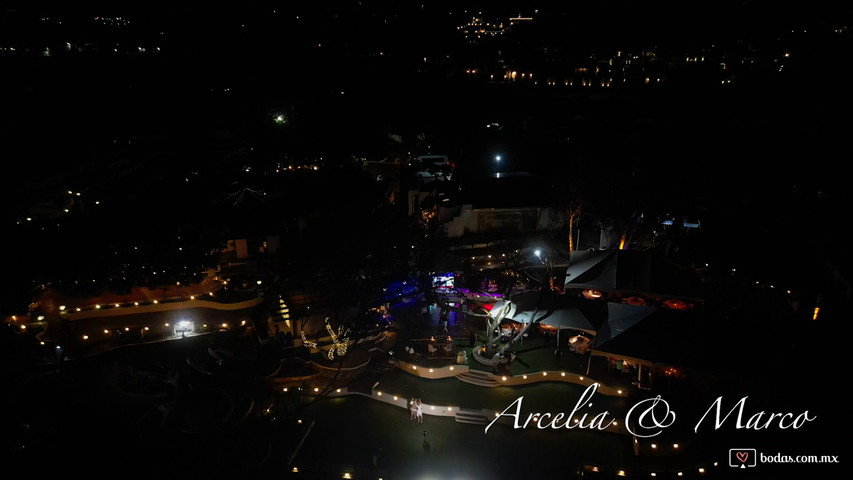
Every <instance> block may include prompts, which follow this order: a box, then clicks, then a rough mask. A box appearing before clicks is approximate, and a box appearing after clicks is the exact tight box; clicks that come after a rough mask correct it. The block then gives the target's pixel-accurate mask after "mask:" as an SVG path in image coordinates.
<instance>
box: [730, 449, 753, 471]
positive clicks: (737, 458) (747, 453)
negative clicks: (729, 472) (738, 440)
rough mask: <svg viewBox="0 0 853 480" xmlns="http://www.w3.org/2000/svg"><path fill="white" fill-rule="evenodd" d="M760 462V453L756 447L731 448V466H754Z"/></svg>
mask: <svg viewBox="0 0 853 480" xmlns="http://www.w3.org/2000/svg"><path fill="white" fill-rule="evenodd" d="M757 462H758V454H757V453H756V452H755V449H754V448H732V449H729V466H730V467H736V468H747V467H754V466H755V465H756V464H757Z"/></svg>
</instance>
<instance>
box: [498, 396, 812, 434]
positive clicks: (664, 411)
mask: <svg viewBox="0 0 853 480" xmlns="http://www.w3.org/2000/svg"><path fill="white" fill-rule="evenodd" d="M598 387H599V384H598V383H593V384H591V385H589V386H588V387H587V388H586V389H585V390H584V392H583V394H581V396H580V397H579V398H578V400H577V402H576V403H575V406H574V408H572V411H571V412H569V413H565V412H558V413H550V412H536V413H528V414H527V417H526V418H525V416H524V414H523V413H522V403H523V401H524V397H523V396H521V397H518V398H517V399H515V401H513V402H512V403H511V404H510V405H509V406H508V407H507V408H505V409H504V411H503V412H501V413H500V414H497V415H495V418H494V419H493V420H492V421H491V422H489V424H488V425H486V428H485V433H489V429H490V428H492V425H494V424H495V422H497V421H498V420H500V419H501V418H503V417H509V418H512V425H513V428H514V429H519V428H521V429H525V428H527V427H528V426H530V425H533V426H535V427H536V428H538V429H540V430H544V429H548V428H550V429H553V430H556V429H561V428H565V429H574V428H580V429H589V430H606V429H608V428H610V427H611V426H613V425H615V422H616V419H615V418H613V417H612V415H611V414H610V412H609V411H607V410H605V411H603V412H600V413H593V412H590V411H586V409H591V408H592V405H593V404H592V398H593V396H594V395H595V392H596V391H597V390H598ZM747 398H748V397H742V398H741V399H740V400H739V401H738V402H737V403H736V404H735V406H734V407H732V408H731V409H730V410H729V411H728V413H725V414H724V415H723V406H722V403H723V397H722V396H720V397H718V398H717V399H716V400H715V401H714V402H713V403H712V404H711V406H710V407H709V408H708V410H706V411H705V414H704V415H702V418H701V419H699V422H698V423H697V424H696V426H695V427H694V432H697V433H698V431H699V426H700V425H701V424H702V422H703V421H705V419H706V418H707V417H708V414H710V413H711V412H714V411H715V412H716V415H715V423H714V429H715V430H718V429H720V428H721V427H723V425H724V424H725V423H726V421H727V420H728V419H729V418H730V417H732V414H733V413H734V412H735V411H737V416H736V417H735V418H736V423H735V425H734V426H735V428H737V429H742V428H746V429H751V430H763V429H768V428H771V427H773V426H774V425H776V426H778V428H780V429H783V430H784V429H788V428H793V429H795V430H796V429H799V428H800V427H802V426H803V425H804V424H805V423H806V422H811V421H814V420H815V419H816V418H817V417H813V416H810V415H809V412H808V410H806V411H805V412H803V413H800V414H798V415H795V414H793V413H766V412H764V411H760V412H758V413H755V414H753V415H751V416H749V417H748V418H747V419H746V421H744V408H745V406H746V399H747ZM675 418H676V416H675V411H674V410H673V409H672V408H671V407H670V405H669V403H668V402H667V401H666V400H664V399H663V398H661V396H660V395H658V396H656V397H653V398H647V399H645V400H640V401H639V402H637V403H636V404H634V405H633V406H632V407H631V408H630V409H628V412H627V413H626V415H625V429H626V430H627V431H628V432H629V433H631V434H632V435H634V436H636V437H639V438H650V437H654V436H657V435H659V434H660V433H661V432H662V431H663V430H664V429H665V428H667V427H669V426H671V425H672V424H674V423H675ZM774 422H775V423H774Z"/></svg>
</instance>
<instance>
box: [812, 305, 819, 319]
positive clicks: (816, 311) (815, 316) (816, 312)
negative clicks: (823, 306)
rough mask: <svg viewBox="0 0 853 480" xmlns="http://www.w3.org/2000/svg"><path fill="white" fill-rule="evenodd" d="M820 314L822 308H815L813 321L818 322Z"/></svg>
mask: <svg viewBox="0 0 853 480" xmlns="http://www.w3.org/2000/svg"><path fill="white" fill-rule="evenodd" d="M818 313H820V307H814V315H812V320H817V314H818Z"/></svg>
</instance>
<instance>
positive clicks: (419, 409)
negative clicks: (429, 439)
mask: <svg viewBox="0 0 853 480" xmlns="http://www.w3.org/2000/svg"><path fill="white" fill-rule="evenodd" d="M415 412H416V413H417V417H418V423H424V406H423V404H422V403H421V399H420V398H418V399H417V400H416V409H415Z"/></svg>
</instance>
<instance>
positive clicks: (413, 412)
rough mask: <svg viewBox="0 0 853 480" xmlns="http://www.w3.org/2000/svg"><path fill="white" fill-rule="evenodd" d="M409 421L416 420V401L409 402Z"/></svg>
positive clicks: (413, 399)
mask: <svg viewBox="0 0 853 480" xmlns="http://www.w3.org/2000/svg"><path fill="white" fill-rule="evenodd" d="M409 414H410V415H409V420H417V418H418V405H417V399H415V398H412V399H411V400H410V401H409Z"/></svg>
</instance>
